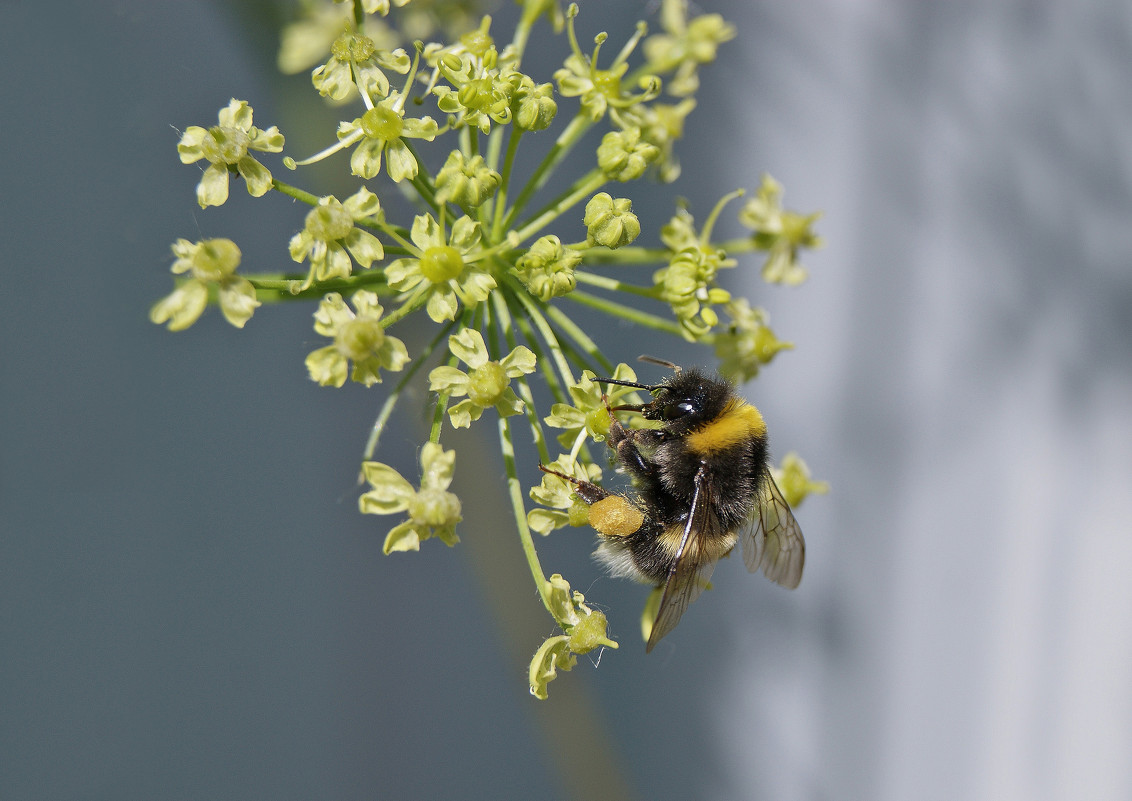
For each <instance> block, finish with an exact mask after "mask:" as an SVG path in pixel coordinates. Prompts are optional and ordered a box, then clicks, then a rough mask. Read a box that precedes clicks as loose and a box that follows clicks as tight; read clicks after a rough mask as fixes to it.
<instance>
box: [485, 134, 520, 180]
mask: <svg viewBox="0 0 1132 801" xmlns="http://www.w3.org/2000/svg"><path fill="white" fill-rule="evenodd" d="M505 127H506V128H507V130H508V132H511V131H513V130H515V126H514V125H507V126H503V125H496V126H495V127H494V128H492V129H491V133H490V134H489V135H488V138H487V156H485V158H484V161H485V162H486V163H487V166H489V167H491V169H493V170H498V169H499V151H500V150H502V149H503V129H504V128H505Z"/></svg>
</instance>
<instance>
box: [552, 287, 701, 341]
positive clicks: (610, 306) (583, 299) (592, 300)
mask: <svg viewBox="0 0 1132 801" xmlns="http://www.w3.org/2000/svg"><path fill="white" fill-rule="evenodd" d="M566 297H567V298H569V299H570V300H573V301H574V302H575V303H581V304H582V305H583V306H589V307H590V308H591V309H597V310H599V311H603V312H605V313H606V314H612V315H613V316H615V317H621V318H622V319H625V320H629V321H630V322H634V323H637V324H638V325H643V326H645V327H646V328H651V329H653V330H654V331H663V332H664V333H666V334H674V335H676V336H679V337H682V336H683V332H682V331H681V329H680V326H679V324H677V323H674V322H672V321H670V320H666V319H664V318H663V317H657V316H656V315H655V314H649V313H648V312H643V311H639V310H637V309H634V308H633V307H632V306H625V305H623V304H621V303H617V302H616V301H612V300H606V299H605V298H599V297H597V296H596V295H591V294H589V293H588V292H580V291H578V290H575V291H573V292H571V293H570V294H569V295H567V296H566Z"/></svg>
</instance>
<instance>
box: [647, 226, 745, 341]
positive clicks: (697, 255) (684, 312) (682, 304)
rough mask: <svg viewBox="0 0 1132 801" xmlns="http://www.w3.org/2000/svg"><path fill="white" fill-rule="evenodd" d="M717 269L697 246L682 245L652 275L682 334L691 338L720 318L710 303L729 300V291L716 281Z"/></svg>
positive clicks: (695, 337)
mask: <svg viewBox="0 0 1132 801" xmlns="http://www.w3.org/2000/svg"><path fill="white" fill-rule="evenodd" d="M716 270H717V265H716V263H715V262H713V261H712V260H710V259H707V258H705V257H704V255H703V253H702V252H701V251H700V250H699V248H685V249H684V250H681V251H680V252H679V253H677V254H676V255H675V256H673V257H672V260H671V261H670V262H669V263H668V266H667V267H664V268H662V269H660V270H657V272H656V273H655V274H654V275H653V282H654V283H655V285H656V289H657V292H658V293H659V296H660V299H661V300H663V301H664V302H665V303H667V304H669V306H671V307H672V312H673V314H675V315H676V319H677V320H678V321H679V323H680V327H681V330H682V333H683V334H684V338H685V339H687V340H688V341H690V342H694V341H696V340H697V339H699V338H700V337H702V336H703V335H704V334H706V333H708V332H709V331H711V329H713V328H714V327H715V326H716V324H717V323H718V322H719V315H717V314H716V313H715V310H714V309H713V308H712V306H714V305H716V304H719V303H727V302H728V301H729V300H731V293H729V292H728V291H727V290H726V289H723V288H721V287H718V286H716V285H715V274H716Z"/></svg>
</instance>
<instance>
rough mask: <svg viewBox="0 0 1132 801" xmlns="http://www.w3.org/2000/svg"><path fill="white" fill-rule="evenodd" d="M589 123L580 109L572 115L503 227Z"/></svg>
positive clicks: (510, 223) (520, 210) (519, 212)
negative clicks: (574, 115) (576, 113)
mask: <svg viewBox="0 0 1132 801" xmlns="http://www.w3.org/2000/svg"><path fill="white" fill-rule="evenodd" d="M591 125H593V121H592V120H590V118H589V117H587V116H586V115H585V114H583V113H582V112H581V111H579V112H578V115H577V116H576V117H574V119H572V120H570V124H569V125H567V126H566V129H565V130H564V131H562V133H561V134H559V136H558V140H557V141H556V142H555V143H554V147H552V148H551V149H550V150H549V152H547V154H546V156H545V157H544V158H543V160H542V163H540V164H539V165H538V167H536V168H535V171H534V172H533V173H531V177H530V178H529V179H528V180H527V183H526V185H525V186H523V190H522V191H521V192H520V193H519V197H518V198H517V199H516V200H515V205H514V206H512V207H511V211H510V212H509V213H508V215H507V219H506V220H504V222H503V227H504V228H508V227H510V226H511V225H512V224H514V222H515V219H516V218H517V217H518V216H519V215H520V214H521V213H522V211H523V208H524V207H525V206H526V205H527V201H528V200H530V199H531V195H533V194H534V193H535V192H537V191H538V190H539V189H541V188H542V185H543V184H545V183H546V181H547V179H548V178H549V177H550V174H551V173H552V172H553V171H554V168H555V167H557V166H558V165H559V164H560V163H561V161H562V159H564V158H566V156H567V155H568V154H569V153H570V151H571V150H572V149H573V147H574V145H575V144H577V142H578V140H579V139H581V138H582V134H584V133H585V132H586V131H587V130H588V129H589V127H590V126H591Z"/></svg>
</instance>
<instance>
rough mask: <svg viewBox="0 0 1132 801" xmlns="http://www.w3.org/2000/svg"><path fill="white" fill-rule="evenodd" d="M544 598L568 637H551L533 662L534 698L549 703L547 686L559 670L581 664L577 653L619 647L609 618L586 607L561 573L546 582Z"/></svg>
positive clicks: (531, 675)
mask: <svg viewBox="0 0 1132 801" xmlns="http://www.w3.org/2000/svg"><path fill="white" fill-rule="evenodd" d="M543 597H544V598H547V599H548V603H547V606H548V607H549V610H550V614H551V615H552V616H553V617H554V620H555V622H556V623H558V625H559V626H560V627H561V628H562V630H563V631H564V632H565V634H559V635H556V636H554V637H549V638H548V639H547V640H546V641H545V642H543V644H542V645H541V646H539V649H538V650H537V651H536V652H535V655H534V658H532V659H531V666H530V669H529V678H530V686H531V695H533V696H535V697H536V698H540V699H542V700H546V697H547V691H546V685H547V684H549V683H550V682H551V681H553V680H554V679H555V677H556V676H557V673H558V670H559V669H561V670H567V671H568V670H570V669H571V668H572V667H574V665H575V664H576V663H577V658H576V657H575V654H587V653H589V652H590V651H592V650H594V649H595V648H600V647H602V646H606V647H609V648H616V647H617V643H615V642H613V640H611V639H609V636H608V634H607V633H606V629H607V627H608V622H607V621H606V618H605V615H604V614H603V613H601V612H599V611H597V610H595V609H591V608H590V607H589V606H588V605H587V604H586V598H585V596H584V595H582V593H580V592H577V591H574V592H571V590H570V583H569V582H568V581H566V579H564V578H562V576H561V575H560V574H558V573H555V574H554V575H552V576H551V577H550V578H549V579H547V580H546V583H545V584H544V586H543Z"/></svg>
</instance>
